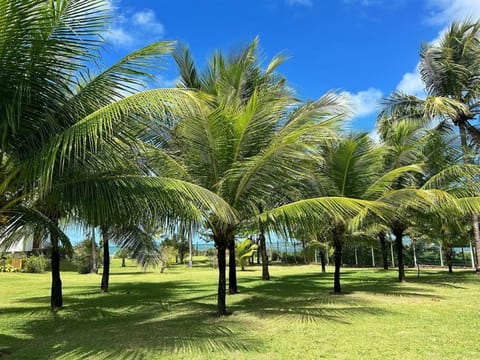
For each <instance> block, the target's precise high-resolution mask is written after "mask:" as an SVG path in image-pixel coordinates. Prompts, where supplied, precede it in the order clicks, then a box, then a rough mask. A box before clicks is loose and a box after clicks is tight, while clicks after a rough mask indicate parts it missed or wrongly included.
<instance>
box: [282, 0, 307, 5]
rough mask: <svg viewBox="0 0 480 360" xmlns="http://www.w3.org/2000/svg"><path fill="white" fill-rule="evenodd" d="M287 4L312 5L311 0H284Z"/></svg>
mask: <svg viewBox="0 0 480 360" xmlns="http://www.w3.org/2000/svg"><path fill="white" fill-rule="evenodd" d="M286 1H287V4H288V5H303V6H312V5H313V1H312V0H286Z"/></svg>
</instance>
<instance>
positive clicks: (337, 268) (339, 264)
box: [333, 224, 344, 294]
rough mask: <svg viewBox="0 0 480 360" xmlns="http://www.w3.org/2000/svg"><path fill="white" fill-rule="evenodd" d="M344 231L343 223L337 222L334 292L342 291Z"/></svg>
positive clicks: (339, 292)
mask: <svg viewBox="0 0 480 360" xmlns="http://www.w3.org/2000/svg"><path fill="white" fill-rule="evenodd" d="M343 232H344V227H343V225H341V224H337V225H335V227H334V228H333V250H334V255H333V256H334V259H335V273H334V276H333V292H334V294H341V293H342V287H341V285H340V268H341V267H342V251H343Z"/></svg>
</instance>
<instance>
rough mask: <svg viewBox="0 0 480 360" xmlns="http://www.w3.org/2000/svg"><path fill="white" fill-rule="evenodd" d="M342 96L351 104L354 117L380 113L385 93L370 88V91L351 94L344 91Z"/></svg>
mask: <svg viewBox="0 0 480 360" xmlns="http://www.w3.org/2000/svg"><path fill="white" fill-rule="evenodd" d="M340 95H342V96H343V97H344V98H345V99H346V101H347V102H348V103H349V104H350V106H351V108H352V111H353V114H354V117H362V116H366V115H372V114H375V113H377V112H378V110H379V108H380V101H381V100H382V98H383V93H382V91H380V90H379V89H375V88H369V89H368V90H363V91H359V92H357V93H351V92H349V91H343V92H342V93H341V94H340Z"/></svg>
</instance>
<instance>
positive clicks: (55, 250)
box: [50, 234, 63, 311]
mask: <svg viewBox="0 0 480 360" xmlns="http://www.w3.org/2000/svg"><path fill="white" fill-rule="evenodd" d="M50 240H51V242H52V288H51V294H50V306H51V308H52V310H54V311H55V310H59V309H61V308H62V306H63V296H62V279H61V278H60V248H59V244H58V237H57V235H56V234H51V235H50Z"/></svg>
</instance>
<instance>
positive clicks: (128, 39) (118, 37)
mask: <svg viewBox="0 0 480 360" xmlns="http://www.w3.org/2000/svg"><path fill="white" fill-rule="evenodd" d="M105 39H106V40H107V41H108V42H110V43H111V44H112V45H113V46H120V47H122V46H127V47H129V46H131V45H132V44H133V43H134V40H133V37H132V36H131V35H130V34H128V33H127V32H126V31H125V30H124V29H122V28H120V27H111V28H110V29H109V30H108V32H107V33H106V35H105Z"/></svg>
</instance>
